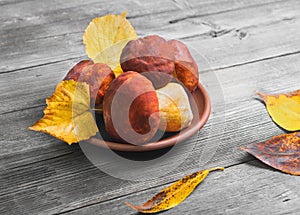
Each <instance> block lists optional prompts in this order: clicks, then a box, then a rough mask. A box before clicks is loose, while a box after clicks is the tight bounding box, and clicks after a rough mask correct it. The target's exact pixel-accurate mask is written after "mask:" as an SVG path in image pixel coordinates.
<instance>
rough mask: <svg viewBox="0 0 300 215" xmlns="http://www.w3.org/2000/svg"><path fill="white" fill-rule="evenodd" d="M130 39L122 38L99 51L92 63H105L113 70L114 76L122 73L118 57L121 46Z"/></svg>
mask: <svg viewBox="0 0 300 215" xmlns="http://www.w3.org/2000/svg"><path fill="white" fill-rule="evenodd" d="M129 41H130V40H122V41H119V42H117V43H116V44H114V45H112V46H110V47H108V48H106V49H105V50H103V51H102V52H100V53H99V54H98V55H97V56H96V57H95V58H94V59H93V61H94V63H105V64H107V65H108V66H109V67H110V68H111V69H112V71H113V72H114V74H115V76H116V77H118V76H119V75H121V74H122V73H123V70H122V68H121V64H120V57H121V53H122V50H123V48H124V47H125V45H126V44H127V43H128V42H129Z"/></svg>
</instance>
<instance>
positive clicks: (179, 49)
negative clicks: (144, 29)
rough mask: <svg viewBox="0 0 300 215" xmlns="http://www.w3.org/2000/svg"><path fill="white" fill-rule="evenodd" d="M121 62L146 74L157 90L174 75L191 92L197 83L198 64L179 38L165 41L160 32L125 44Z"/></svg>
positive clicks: (124, 66)
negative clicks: (159, 34) (158, 34)
mask: <svg viewBox="0 0 300 215" xmlns="http://www.w3.org/2000/svg"><path fill="white" fill-rule="evenodd" d="M120 61H121V67H122V69H123V71H124V72H126V71H137V72H139V73H143V74H145V75H146V76H147V78H148V79H149V80H151V81H152V83H153V85H154V87H155V88H156V89H158V88H161V87H163V86H165V85H166V84H167V83H169V82H170V81H171V79H172V76H173V75H174V76H175V77H176V78H177V79H178V80H179V81H181V82H182V83H183V84H184V85H185V86H186V88H187V89H188V90H190V91H193V90H195V89H196V87H197V84H198V78H199V76H198V66H197V64H196V62H195V61H194V59H193V57H192V55H191V54H190V52H189V50H188V48H187V47H186V46H185V45H184V44H183V43H182V42H180V41H178V40H170V41H166V40H165V39H164V38H162V37H160V36H157V35H151V36H147V37H145V38H139V39H136V40H132V41H130V42H129V43H127V45H126V46H125V47H124V49H123V51H122V54H121V59H120ZM145 72H147V73H145Z"/></svg>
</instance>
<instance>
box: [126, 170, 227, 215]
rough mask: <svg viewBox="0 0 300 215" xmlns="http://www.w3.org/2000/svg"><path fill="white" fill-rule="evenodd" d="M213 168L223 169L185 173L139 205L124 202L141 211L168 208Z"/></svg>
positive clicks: (193, 187)
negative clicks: (185, 174)
mask: <svg viewBox="0 0 300 215" xmlns="http://www.w3.org/2000/svg"><path fill="white" fill-rule="evenodd" d="M214 170H224V168H223V167H216V168H212V169H209V170H202V171H199V172H195V173H193V174H191V175H187V176H185V177H183V178H182V179H180V180H178V181H176V182H175V183H173V184H172V185H171V186H169V187H167V188H165V189H163V190H161V191H160V192H159V193H158V194H156V195H155V196H154V197H153V198H152V199H150V200H149V201H147V202H146V203H145V204H143V205H141V206H135V205H132V204H130V203H127V202H126V204H127V205H128V206H129V207H131V208H132V209H134V210H136V211H139V212H141V213H157V212H160V211H164V210H168V209H170V208H173V207H175V206H177V205H179V204H180V203H181V202H183V201H184V200H185V199H186V198H187V197H188V196H189V195H190V194H191V193H192V192H193V191H194V189H195V188H196V187H197V186H198V184H200V183H201V182H202V181H203V180H204V179H205V178H206V176H207V175H208V173H209V172H211V171H214Z"/></svg>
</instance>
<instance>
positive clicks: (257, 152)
mask: <svg viewBox="0 0 300 215" xmlns="http://www.w3.org/2000/svg"><path fill="white" fill-rule="evenodd" d="M242 149H243V150H245V151H247V152H248V153H250V154H252V155H253V156H255V157H256V158H258V159H259V160H261V161H262V162H264V163H265V164H267V165H269V166H271V167H273V168H275V169H279V170H281V171H282V172H285V173H289V174H292V175H300V132H295V133H292V134H282V135H279V136H275V137H272V138H271V139H269V140H267V141H265V142H261V143H254V144H250V145H248V146H244V147H242Z"/></svg>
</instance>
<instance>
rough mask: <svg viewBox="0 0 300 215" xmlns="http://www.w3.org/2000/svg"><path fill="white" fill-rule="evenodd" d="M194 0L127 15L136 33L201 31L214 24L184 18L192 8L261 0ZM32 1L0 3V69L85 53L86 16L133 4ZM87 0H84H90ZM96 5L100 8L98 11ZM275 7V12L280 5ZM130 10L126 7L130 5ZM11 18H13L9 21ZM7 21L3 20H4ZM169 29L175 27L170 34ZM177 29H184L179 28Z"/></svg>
mask: <svg viewBox="0 0 300 215" xmlns="http://www.w3.org/2000/svg"><path fill="white" fill-rule="evenodd" d="M79 2H81V1H79ZM163 2H165V1H163ZM197 2H198V1H193V2H192V3H191V6H192V8H193V9H187V10H183V11H182V10H180V13H179V12H178V7H176V5H175V6H174V4H173V3H172V1H166V2H165V3H161V2H160V3H159V5H160V7H159V8H157V7H152V6H151V5H148V4H153V5H155V4H158V3H157V1H153V2H152V1H151V3H149V2H148V3H147V4H145V5H144V4H135V6H134V7H137V8H136V9H132V10H133V14H132V18H130V21H131V22H132V24H133V26H134V27H135V28H136V29H137V32H138V34H139V35H146V34H151V33H156V34H162V35H164V34H166V33H167V34H170V35H169V36H170V37H175V38H178V37H188V36H191V35H195V34H196V35H197V34H199V33H204V32H203V30H204V31H205V32H206V33H207V32H208V33H209V32H211V31H212V30H214V29H212V28H211V27H210V26H209V25H207V23H206V22H204V23H200V24H199V23H193V22H189V20H188V19H187V17H189V15H191V14H196V15H201V14H203V16H204V17H205V16H207V15H211V14H213V15H214V14H222V13H223V12H225V13H230V12H232V11H233V12H234V11H235V10H238V9H240V8H247V7H249V6H251V8H252V9H255V8H259V5H260V4H261V2H260V1H258V0H255V1H251V2H250V1H245V0H243V1H234V3H232V2H227V1H220V2H219V3H218V1H216V2H214V1H212V3H211V4H209V3H207V2H204V3H197ZM200 2H202V1H200ZM271 2H273V3H274V4H275V5H277V4H279V6H278V7H279V8H281V4H282V2H281V1H279V2H276V1H274V0H273V1H266V2H265V3H264V4H263V5H268V4H267V3H271ZM284 2H285V1H284ZM33 3H35V2H31V3H30V2H28V3H27V2H26V1H25V2H22V3H20V4H17V5H16V6H15V7H11V6H10V5H8V6H7V7H9V9H10V10H9V9H6V8H5V7H4V8H3V11H1V9H2V8H1V9H0V14H1V12H3V13H4V14H7V16H8V18H7V17H6V18H5V20H3V23H4V25H5V26H3V27H2V28H1V29H3V30H1V31H0V35H1V50H2V51H1V52H0V58H1V59H2V60H3V61H4V62H5V64H4V65H1V67H0V72H4V73H5V72H11V71H15V70H19V69H23V68H28V67H32V66H37V65H44V64H49V63H55V62H60V61H65V60H68V59H74V58H78V57H83V56H85V53H84V47H83V45H82V39H81V38H82V35H83V32H84V29H85V27H86V26H87V25H88V23H89V22H90V20H91V19H92V18H93V17H95V16H99V15H104V14H107V13H108V12H111V13H113V12H115V13H120V12H122V11H124V10H125V9H126V8H132V7H130V5H131V4H130V1H129V2H127V3H123V4H116V3H110V4H108V5H106V4H104V3H103V2H100V3H97V4H83V3H82V2H81V5H80V4H79V5H78V6H77V7H76V4H75V6H74V7H73V6H71V7H70V5H69V7H67V6H66V4H62V5H61V4H55V3H56V2H53V4H54V5H55V6H52V5H51V4H50V5H49V6H48V7H47V4H45V3H43V2H40V3H37V6H36V7H37V8H39V7H40V10H41V11H40V10H37V11H36V12H34V11H33V10H32V4H33ZM87 3H89V1H88V2H87ZM82 4H83V5H82ZM98 4H100V5H98ZM111 4H113V5H111ZM285 4H288V3H285ZM256 5H257V6H256ZM289 5H290V3H289ZM297 5H299V4H298V3H297V1H296V3H295V6H294V7H292V10H295V11H297V8H299V6H297ZM51 6H52V7H51ZM56 7H58V9H56ZM134 7H133V8H134ZM98 8H102V9H103V11H99V10H98ZM109 8H114V9H115V11H114V10H111V11H110V9H109ZM156 8H157V9H156ZM176 8H177V10H176ZM262 8H264V7H262ZM283 8H285V7H283ZM157 10H158V12H157V13H156V12H155V11H157ZM20 11H22V13H23V16H24V17H25V18H23V16H22V15H20ZM269 11H270V8H268V7H267V12H269ZM274 12H275V13H276V10H274ZM278 12H280V10H279V11H278ZM22 13H21V14H22ZM34 13H37V14H34ZM129 13H131V11H129ZM138 13H139V14H146V16H139V15H138ZM265 13H266V11H265ZM265 13H264V14H265ZM281 13H282V11H281ZM30 14H31V15H30ZM147 14H148V15H147ZM250 15H251V14H249V16H250ZM10 16H16V17H10ZM27 16H28V17H27ZM31 16H32V17H31ZM211 16H212V15H211ZM227 16H228V17H230V15H228V14H227ZM26 17H27V18H26ZM129 17H130V16H129ZM176 17H177V18H180V19H182V18H185V19H184V20H183V21H182V22H178V23H169V22H171V21H172V20H173V19H174V18H175V19H176ZM250 17H253V16H250ZM275 17H277V16H276V15H274V16H273V18H275ZM199 19H200V20H201V19H202V17H201V16H200V18H199ZM280 19H281V18H280ZM0 20H1V19H0ZM12 20H16V21H15V22H13V23H10V22H11V21H12ZM233 20H234V17H233ZM6 22H8V23H7V24H5V23H6ZM246 23H247V22H246ZM246 23H245V24H246ZM212 25H213V24H212ZM183 26H184V29H183ZM172 32H175V33H174V34H173V35H172ZM182 32H186V33H184V34H182ZM12 46H13V47H14V50H13V51H11V49H12ZM51 47H55V48H51Z"/></svg>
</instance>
